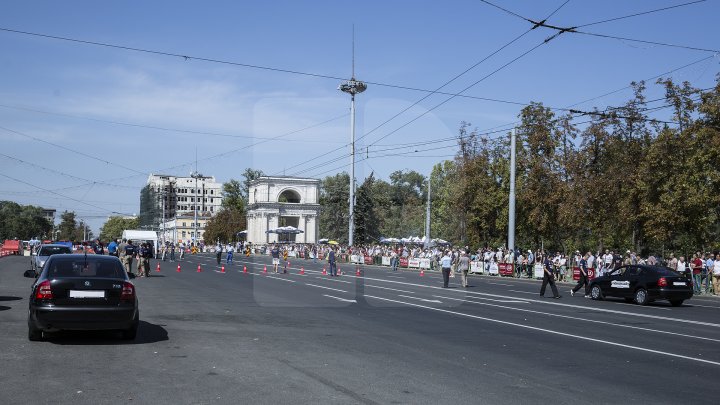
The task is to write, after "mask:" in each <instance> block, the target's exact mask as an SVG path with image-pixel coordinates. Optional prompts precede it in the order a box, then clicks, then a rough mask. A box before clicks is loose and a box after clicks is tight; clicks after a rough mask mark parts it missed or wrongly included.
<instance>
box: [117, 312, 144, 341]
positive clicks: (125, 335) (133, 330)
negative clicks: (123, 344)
mask: <svg viewBox="0 0 720 405" xmlns="http://www.w3.org/2000/svg"><path fill="white" fill-rule="evenodd" d="M138 318H139V317H137V316H136V317H135V322H133V324H132V326H131V327H130V328H129V329H125V330H123V331H120V333H121V334H122V339H123V340H135V337H136V336H137V330H138V326H139V324H140V320H139V319H138Z"/></svg>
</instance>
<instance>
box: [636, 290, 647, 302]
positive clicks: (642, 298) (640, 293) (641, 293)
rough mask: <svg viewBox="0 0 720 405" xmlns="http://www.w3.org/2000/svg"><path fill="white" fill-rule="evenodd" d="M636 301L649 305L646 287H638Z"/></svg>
mask: <svg viewBox="0 0 720 405" xmlns="http://www.w3.org/2000/svg"><path fill="white" fill-rule="evenodd" d="M635 302H636V303H637V304H638V305H647V304H648V302H650V299H649V298H648V293H647V290H645V289H644V288H638V289H637V290H636V291H635Z"/></svg>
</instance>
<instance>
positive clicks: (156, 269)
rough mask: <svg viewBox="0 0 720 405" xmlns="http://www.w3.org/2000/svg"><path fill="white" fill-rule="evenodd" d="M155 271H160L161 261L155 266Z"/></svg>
mask: <svg viewBox="0 0 720 405" xmlns="http://www.w3.org/2000/svg"><path fill="white" fill-rule="evenodd" d="M155 271H156V272H158V273H160V262H158V265H157V267H156V268H155Z"/></svg>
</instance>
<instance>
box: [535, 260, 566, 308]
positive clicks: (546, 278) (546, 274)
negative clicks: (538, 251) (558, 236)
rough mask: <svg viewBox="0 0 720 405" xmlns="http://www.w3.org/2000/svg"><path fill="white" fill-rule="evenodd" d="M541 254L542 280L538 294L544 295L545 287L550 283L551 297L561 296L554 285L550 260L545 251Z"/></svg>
mask: <svg viewBox="0 0 720 405" xmlns="http://www.w3.org/2000/svg"><path fill="white" fill-rule="evenodd" d="M543 256H544V259H545V260H544V261H543V282H542V286H541V287H540V296H541V297H544V296H545V287H547V285H548V284H550V288H551V289H552V292H553V298H556V299H557V298H561V296H560V294H559V293H558V289H557V287H556V286H555V277H554V276H553V265H552V262H551V261H550V258H549V257H548V255H547V253H545V254H543Z"/></svg>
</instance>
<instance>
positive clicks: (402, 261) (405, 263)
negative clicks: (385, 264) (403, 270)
mask: <svg viewBox="0 0 720 405" xmlns="http://www.w3.org/2000/svg"><path fill="white" fill-rule="evenodd" d="M407 266H408V259H407V257H401V258H400V267H407Z"/></svg>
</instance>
